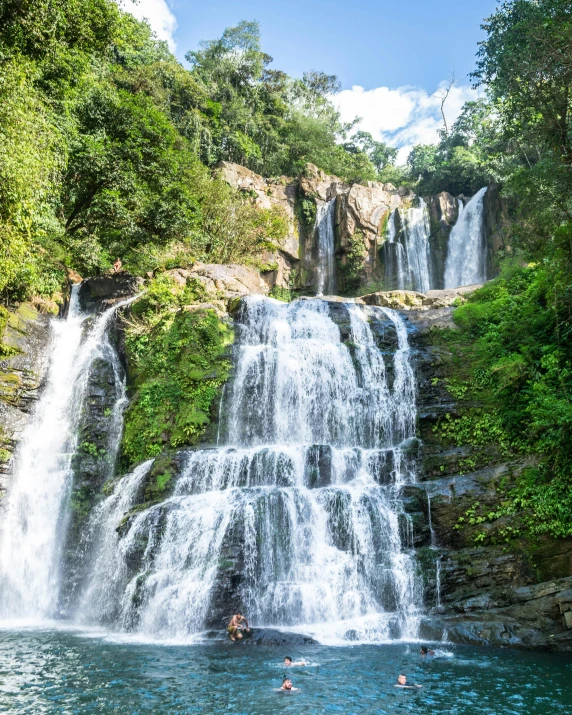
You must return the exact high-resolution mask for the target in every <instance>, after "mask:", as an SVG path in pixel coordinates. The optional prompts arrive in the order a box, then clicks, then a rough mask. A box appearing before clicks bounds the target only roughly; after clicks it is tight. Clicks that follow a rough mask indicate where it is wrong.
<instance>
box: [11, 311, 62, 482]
mask: <svg viewBox="0 0 572 715" xmlns="http://www.w3.org/2000/svg"><path fill="white" fill-rule="evenodd" d="M39 307H41V306H36V305H34V304H32V303H22V304H21V305H20V306H18V308H17V309H16V310H15V311H13V312H10V313H8V312H6V322H5V324H4V326H3V330H2V334H1V335H0V345H1V346H2V348H3V349H2V350H1V351H0V493H3V492H4V491H5V489H6V484H7V482H6V480H7V479H8V475H9V472H10V468H11V462H12V457H13V454H14V450H15V448H16V446H17V444H18V441H19V439H20V437H21V435H22V432H23V430H24V428H25V426H26V425H27V423H28V420H29V417H30V414H31V412H32V410H33V408H34V404H35V402H36V400H37V399H38V397H39V395H40V391H41V388H42V386H43V384H44V379H45V376H46V371H47V368H48V356H49V345H50V341H51V328H50V320H51V317H53V316H52V314H51V313H49V312H42V311H41V310H40V309H39Z"/></svg>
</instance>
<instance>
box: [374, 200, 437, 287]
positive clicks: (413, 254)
mask: <svg viewBox="0 0 572 715" xmlns="http://www.w3.org/2000/svg"><path fill="white" fill-rule="evenodd" d="M398 223H399V227H400V230H399V229H398V225H397V224H398ZM430 233H431V228H430V223H429V212H428V210H427V204H426V203H425V201H423V199H421V198H420V199H419V205H418V206H415V207H411V208H408V209H399V208H398V209H395V211H394V212H393V213H392V214H391V216H390V217H389V221H388V224H387V242H388V246H387V249H386V256H387V258H386V267H385V272H386V280H387V281H388V282H389V283H390V284H391V283H392V282H393V281H396V285H395V287H396V288H399V289H400V290H416V291H419V292H420V293H426V292H427V291H428V290H431V288H434V287H435V286H434V280H433V276H432V271H431V248H430V245H429V236H430Z"/></svg>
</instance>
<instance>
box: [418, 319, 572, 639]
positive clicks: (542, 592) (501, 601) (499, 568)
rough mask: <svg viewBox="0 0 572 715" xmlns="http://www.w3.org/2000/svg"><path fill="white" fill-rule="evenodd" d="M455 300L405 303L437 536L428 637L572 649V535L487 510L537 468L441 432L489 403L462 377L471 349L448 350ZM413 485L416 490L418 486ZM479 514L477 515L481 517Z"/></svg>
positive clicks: (425, 482) (425, 485) (422, 471)
mask: <svg viewBox="0 0 572 715" xmlns="http://www.w3.org/2000/svg"><path fill="white" fill-rule="evenodd" d="M453 310H454V308H453V307H438V308H431V307H429V308H426V307H425V308H423V307H421V308H420V309H419V308H417V309H413V310H411V309H410V310H408V311H407V312H406V313H405V315H406V316H407V320H408V322H409V324H410V329H411V333H410V341H411V343H412V345H413V346H414V349H415V351H416V363H417V376H418V424H419V428H418V429H419V437H420V440H421V442H420V443H421V449H420V452H419V461H418V479H419V486H418V489H419V490H420V492H423V495H424V496H422V495H421V494H419V495H418V497H417V498H418V501H420V503H422V502H423V498H424V499H425V507H424V508H425V518H426V520H427V521H428V523H430V525H431V540H430V542H427V539H425V541H420V546H421V548H420V549H419V550H418V561H419V564H420V567H421V568H422V571H423V574H424V582H425V603H426V606H427V608H428V613H429V616H428V618H427V619H426V620H425V622H424V624H423V635H424V636H425V637H428V638H441V637H442V636H443V634H444V633H445V634H446V635H447V637H448V638H450V639H451V640H453V641H455V642H461V643H473V644H479V643H480V644H491V645H506V646H515V647H530V648H540V649H553V650H572V590H571V588H572V540H571V539H554V538H551V537H548V536H543V537H536V538H533V537H530V536H524V535H521V534H519V533H512V532H511V531H510V528H511V524H512V521H511V519H510V517H505V518H500V519H498V520H496V521H495V523H494V525H492V524H491V525H489V524H488V523H487V522H486V521H485V522H484V523H483V521H482V520H480V519H479V518H478V517H479V515H480V514H481V513H485V514H486V513H488V512H495V511H496V510H498V509H499V508H500V507H501V505H502V503H503V499H505V498H506V497H505V496H504V495H506V494H507V493H510V490H511V489H512V488H513V487H514V485H515V480H516V479H517V477H518V476H519V475H520V474H521V473H522V471H523V470H524V469H526V468H527V467H529V466H530V465H533V464H534V462H535V459H534V456H529V457H527V458H526V459H525V458H520V457H516V458H515V456H514V455H511V454H510V453H509V452H508V450H506V449H505V448H504V447H503V445H502V444H498V443H495V442H494V441H487V440H482V441H479V439H478V438H476V439H474V440H473V439H465V440H462V439H460V438H458V437H456V435H455V434H454V431H453V429H447V428H446V429H443V425H444V424H445V425H447V424H451V423H450V422H449V421H454V420H457V419H459V418H464V417H465V418H468V417H470V419H475V420H479V419H481V418H482V417H483V416H486V415H487V410H488V407H487V405H486V404H484V403H480V402H479V400H476V399H473V398H472V397H471V398H470V399H467V398H466V397H465V396H464V394H463V389H462V388H459V385H460V384H461V383H460V382H458V377H459V374H460V373H461V372H463V373H464V371H465V370H466V368H467V366H468V367H470V362H468V361H470V356H469V355H468V354H465V355H463V352H462V351H458V350H457V351H455V350H453V349H452V348H451V344H452V343H451V340H450V339H448V338H447V335H450V333H451V331H454V330H455V325H454V322H453V320H452V312H453ZM414 489H415V487H414ZM475 517H476V518H475Z"/></svg>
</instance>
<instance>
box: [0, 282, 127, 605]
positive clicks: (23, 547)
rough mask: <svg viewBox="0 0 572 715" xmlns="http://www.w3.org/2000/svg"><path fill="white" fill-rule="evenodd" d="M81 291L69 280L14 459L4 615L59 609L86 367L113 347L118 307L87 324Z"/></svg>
mask: <svg viewBox="0 0 572 715" xmlns="http://www.w3.org/2000/svg"><path fill="white" fill-rule="evenodd" d="M78 291H79V286H78V285H76V286H73V288H72V293H71V298H70V306H69V312H68V317H67V319H66V320H58V321H54V322H53V323H52V329H53V339H52V353H51V359H50V367H49V371H48V378H47V384H46V387H45V390H44V392H43V394H42V395H41V397H40V399H39V401H38V404H37V407H36V411H35V413H34V415H33V417H32V419H31V420H30V423H29V424H28V426H27V428H26V429H25V431H24V433H23V435H22V440H21V442H20V444H19V447H18V450H17V454H16V458H15V466H14V476H13V478H12V483H11V485H10V487H9V490H8V494H7V497H6V503H5V506H4V512H3V514H2V520H1V525H0V617H1V618H25V619H42V618H47V617H51V616H53V615H54V614H55V612H56V611H57V604H58V593H59V586H60V576H61V555H62V554H61V552H62V547H63V543H64V539H65V532H66V525H67V508H66V507H67V502H68V497H69V493H70V490H71V486H72V480H73V470H72V458H73V456H74V453H75V452H76V449H77V442H78V424H79V421H80V415H81V410H82V406H83V401H84V395H85V390H86V385H87V381H88V378H89V368H90V365H91V363H92V362H93V360H94V359H96V358H98V357H108V356H109V353H110V351H111V346H110V345H109V342H108V340H107V336H106V328H107V325H108V323H109V320H110V318H111V316H112V314H113V312H114V311H115V309H116V308H115V307H114V308H110V309H109V310H107V311H106V312H104V313H103V314H102V315H100V316H99V317H97V318H96V319H94V321H93V324H92V325H90V326H88V327H87V330H86V325H87V318H88V316H87V315H86V314H84V313H82V312H81V311H80V309H79V302H78ZM125 302H128V301H125ZM115 367H117V369H119V364H118V362H117V363H116V365H115ZM117 383H118V384H120V385H121V388H120V389H119V393H118V395H117V401H116V408H115V410H114V420H113V421H114V423H115V424H116V425H117V426H118V428H119V429H120V425H121V410H122V407H123V405H124V404H125V390H124V386H123V383H122V381H121V380H118V381H117ZM119 439H120V434H117V435H113V436H112V440H111V441H112V444H110V450H109V458H110V470H111V469H112V468H113V466H114V464H113V462H114V453H113V450H114V449H115V451H116V450H117V448H118V446H119Z"/></svg>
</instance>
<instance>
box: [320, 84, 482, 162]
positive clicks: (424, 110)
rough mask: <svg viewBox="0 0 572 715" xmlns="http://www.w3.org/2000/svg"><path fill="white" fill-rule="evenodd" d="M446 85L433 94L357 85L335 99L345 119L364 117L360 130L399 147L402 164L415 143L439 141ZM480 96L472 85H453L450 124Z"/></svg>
mask: <svg viewBox="0 0 572 715" xmlns="http://www.w3.org/2000/svg"><path fill="white" fill-rule="evenodd" d="M446 86H447V83H446V82H442V83H441V84H440V85H439V87H438V88H437V89H436V90H435V92H434V93H433V94H429V93H428V92H426V91H425V90H424V89H420V88H418V87H399V88H397V89H390V88H389V87H377V88H375V89H370V90H365V89H364V88H363V87H360V86H357V85H356V86H354V87H352V88H351V89H345V90H343V92H340V93H339V94H337V95H336V96H335V97H333V101H334V103H335V104H336V105H337V106H338V108H339V110H340V114H341V117H342V120H343V121H345V122H351V121H352V120H353V119H354V118H355V117H361V118H362V119H361V121H360V123H359V129H362V130H363V131H366V132H369V133H370V134H371V135H372V136H373V138H374V139H377V140H378V141H384V142H386V143H387V144H390V145H391V146H395V147H397V148H398V149H399V155H398V162H399V163H402V162H404V161H405V159H406V158H407V155H408V154H409V152H410V151H411V148H412V147H413V146H414V145H415V144H435V143H436V142H437V141H438V140H439V137H438V134H437V130H438V129H441V128H442V127H443V119H442V117H441V97H442V96H443V93H444V91H445V88H446ZM477 96H478V92H477V90H474V89H472V88H471V87H468V86H462V85H459V86H457V85H453V87H452V88H451V91H450V93H449V96H448V98H447V101H446V103H445V116H446V118H447V123H448V125H449V126H451V124H452V123H453V122H454V121H455V119H456V118H457V117H458V116H459V114H460V112H461V108H462V107H463V104H464V103H465V102H467V101H468V100H471V99H475V98H476V97H477Z"/></svg>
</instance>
